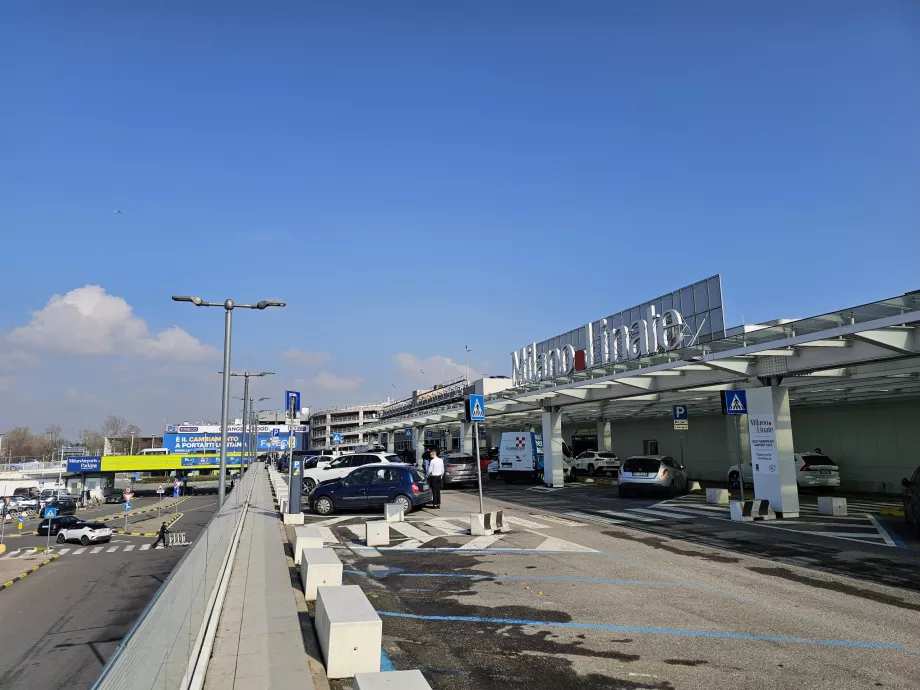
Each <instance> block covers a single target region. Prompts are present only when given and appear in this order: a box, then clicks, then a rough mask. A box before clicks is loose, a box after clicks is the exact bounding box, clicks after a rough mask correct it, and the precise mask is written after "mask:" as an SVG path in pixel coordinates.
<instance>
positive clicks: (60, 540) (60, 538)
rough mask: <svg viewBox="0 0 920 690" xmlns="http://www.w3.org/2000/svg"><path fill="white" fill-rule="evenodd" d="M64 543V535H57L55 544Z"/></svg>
mask: <svg viewBox="0 0 920 690" xmlns="http://www.w3.org/2000/svg"><path fill="white" fill-rule="evenodd" d="M65 541H66V539H64V535H63V534H58V538H57V543H58V544H63V543H64V542H65Z"/></svg>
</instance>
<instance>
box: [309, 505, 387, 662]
mask: <svg viewBox="0 0 920 690" xmlns="http://www.w3.org/2000/svg"><path fill="white" fill-rule="evenodd" d="M382 524H384V525H386V523H385V522H384V523H382ZM314 625H315V627H316V636H317V637H318V638H319V647H320V649H321V650H322V652H323V661H324V662H325V664H326V675H327V676H328V677H329V678H351V677H352V676H354V675H355V674H356V673H379V672H380V648H381V642H382V638H383V621H382V620H380V616H378V615H377V612H376V611H375V610H374V607H373V606H371V603H370V602H369V601H368V600H367V597H366V596H364V592H362V591H361V588H360V587H358V586H357V585H342V586H339V587H319V588H318V589H317V590H316V618H315V620H314Z"/></svg>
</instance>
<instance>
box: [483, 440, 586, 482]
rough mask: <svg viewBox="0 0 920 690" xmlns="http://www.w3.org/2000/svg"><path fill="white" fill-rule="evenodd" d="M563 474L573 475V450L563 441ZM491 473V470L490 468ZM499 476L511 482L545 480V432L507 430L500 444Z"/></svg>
mask: <svg viewBox="0 0 920 690" xmlns="http://www.w3.org/2000/svg"><path fill="white" fill-rule="evenodd" d="M562 460H563V462H562V474H563V477H564V478H565V479H571V477H572V467H573V465H572V452H571V451H570V450H569V446H568V445H567V444H566V442H565V441H563V442H562ZM489 472H490V473H491V470H489ZM497 474H498V476H499V477H501V478H502V479H504V480H505V482H506V483H508V484H510V483H511V482H513V481H514V480H515V479H528V480H531V481H543V434H535V433H533V432H532V431H506V432H503V433H502V436H501V440H500V441H499V444H498V472H497Z"/></svg>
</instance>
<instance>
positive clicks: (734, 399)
mask: <svg viewBox="0 0 920 690" xmlns="http://www.w3.org/2000/svg"><path fill="white" fill-rule="evenodd" d="M722 412H723V413H724V414H747V391H722Z"/></svg>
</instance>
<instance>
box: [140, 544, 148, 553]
mask: <svg viewBox="0 0 920 690" xmlns="http://www.w3.org/2000/svg"><path fill="white" fill-rule="evenodd" d="M149 548H150V544H141V548H140V550H141V551H146V550H147V549H149Z"/></svg>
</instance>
